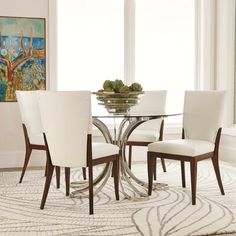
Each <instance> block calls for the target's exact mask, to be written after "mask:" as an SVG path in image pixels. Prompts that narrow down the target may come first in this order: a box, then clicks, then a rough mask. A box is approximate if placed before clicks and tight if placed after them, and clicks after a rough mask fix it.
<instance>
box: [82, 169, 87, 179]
mask: <svg viewBox="0 0 236 236" xmlns="http://www.w3.org/2000/svg"><path fill="white" fill-rule="evenodd" d="M82 172H83V178H84V180H86V168H85V167H83V168H82Z"/></svg>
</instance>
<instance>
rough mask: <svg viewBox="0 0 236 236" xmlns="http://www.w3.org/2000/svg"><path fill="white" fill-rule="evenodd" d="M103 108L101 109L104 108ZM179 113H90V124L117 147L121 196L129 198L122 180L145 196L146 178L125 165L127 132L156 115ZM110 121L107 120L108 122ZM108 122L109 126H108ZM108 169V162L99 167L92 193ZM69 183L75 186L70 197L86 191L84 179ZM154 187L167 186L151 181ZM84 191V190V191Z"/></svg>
mask: <svg viewBox="0 0 236 236" xmlns="http://www.w3.org/2000/svg"><path fill="white" fill-rule="evenodd" d="M104 110H105V109H104ZM177 115H181V113H177V112H165V113H158V112H148V113H147V112H142V113H133V112H132V114H131V113H129V112H127V113H126V114H112V113H107V112H104V111H103V112H98V113H97V112H94V114H93V115H92V118H93V125H94V126H95V127H97V129H98V130H100V132H101V133H102V134H103V136H104V138H105V140H106V142H107V143H113V144H116V145H118V146H119V148H120V155H121V158H120V190H121V191H122V193H123V194H124V196H125V198H128V199H129V198H131V196H130V195H129V194H128V193H127V192H126V191H125V188H124V184H123V181H125V182H126V183H127V184H128V185H129V186H130V187H131V189H132V190H133V191H134V192H135V193H136V194H138V195H139V196H140V197H147V196H148V194H147V189H148V184H147V182H145V181H143V180H140V179H139V178H138V177H137V176H136V175H135V174H134V173H133V172H132V171H131V169H130V168H129V166H128V163H127V161H126V143H127V141H128V138H129V136H130V134H131V133H132V132H133V131H134V129H135V128H136V127H138V126H139V125H141V124H142V123H144V122H146V121H149V120H153V119H160V118H167V117H171V116H177ZM111 119H112V120H113V128H112V129H113V135H112V134H111V129H110V126H111ZM109 121H110V122H109ZM108 124H109V125H110V126H108ZM111 173H112V163H110V164H107V165H106V166H105V167H104V169H103V171H102V172H101V173H100V174H99V175H98V176H97V177H96V178H95V179H94V183H93V184H94V186H96V185H97V186H98V187H97V188H96V189H95V191H94V195H95V194H97V193H98V192H99V191H101V189H102V188H103V186H104V185H105V184H106V182H107V181H108V178H109V177H110V176H111ZM71 187H72V188H74V189H75V191H73V192H72V193H71V197H80V196H81V194H83V195H84V194H85V193H86V192H87V191H88V184H87V183H86V181H77V182H72V183H71ZM153 188H154V189H157V190H163V189H167V188H168V185H167V184H164V183H154V185H153ZM85 195H86V194H85Z"/></svg>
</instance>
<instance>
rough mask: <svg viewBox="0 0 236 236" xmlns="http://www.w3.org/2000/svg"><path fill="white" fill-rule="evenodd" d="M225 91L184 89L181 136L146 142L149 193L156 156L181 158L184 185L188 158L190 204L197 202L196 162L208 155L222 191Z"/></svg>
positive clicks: (222, 191) (184, 184) (184, 185)
mask: <svg viewBox="0 0 236 236" xmlns="http://www.w3.org/2000/svg"><path fill="white" fill-rule="evenodd" d="M224 102H225V92H224V91H186V92H185V101H184V113H183V133H182V139H177V140H166V141H162V142H156V143H152V144H149V145H148V154H147V158H148V183H149V188H148V193H149V195H151V193H152V184H153V174H154V168H153V166H154V165H155V162H156V158H157V157H162V158H166V159H174V160H179V161H180V162H181V173H182V186H183V187H184V188H185V187H186V183H185V162H190V172H191V190H192V204H193V205H195V204H196V184H197V163H198V161H201V160H204V159H207V158H211V160H212V163H213V167H214V170H215V174H216V178H217V181H218V185H219V188H220V191H221V194H222V195H224V189H223V185H222V181H221V176H220V169H219V160H218V159H219V157H218V149H219V142H220V136H221V127H222V124H223V110H224V109H223V108H224Z"/></svg>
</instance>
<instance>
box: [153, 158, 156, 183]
mask: <svg viewBox="0 0 236 236" xmlns="http://www.w3.org/2000/svg"><path fill="white" fill-rule="evenodd" d="M155 162H156V159H155ZM153 176H154V180H157V165H156V164H155V165H154V172H153Z"/></svg>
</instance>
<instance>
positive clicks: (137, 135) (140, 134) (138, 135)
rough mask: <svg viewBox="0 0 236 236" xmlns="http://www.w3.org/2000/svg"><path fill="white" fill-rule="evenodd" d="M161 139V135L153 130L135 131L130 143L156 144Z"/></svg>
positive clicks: (130, 137)
mask: <svg viewBox="0 0 236 236" xmlns="http://www.w3.org/2000/svg"><path fill="white" fill-rule="evenodd" d="M158 137H159V133H158V132H155V131H152V130H134V131H133V132H132V133H131V135H130V136H129V139H128V141H133V142H150V143H152V142H155V141H157V139H158Z"/></svg>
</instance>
